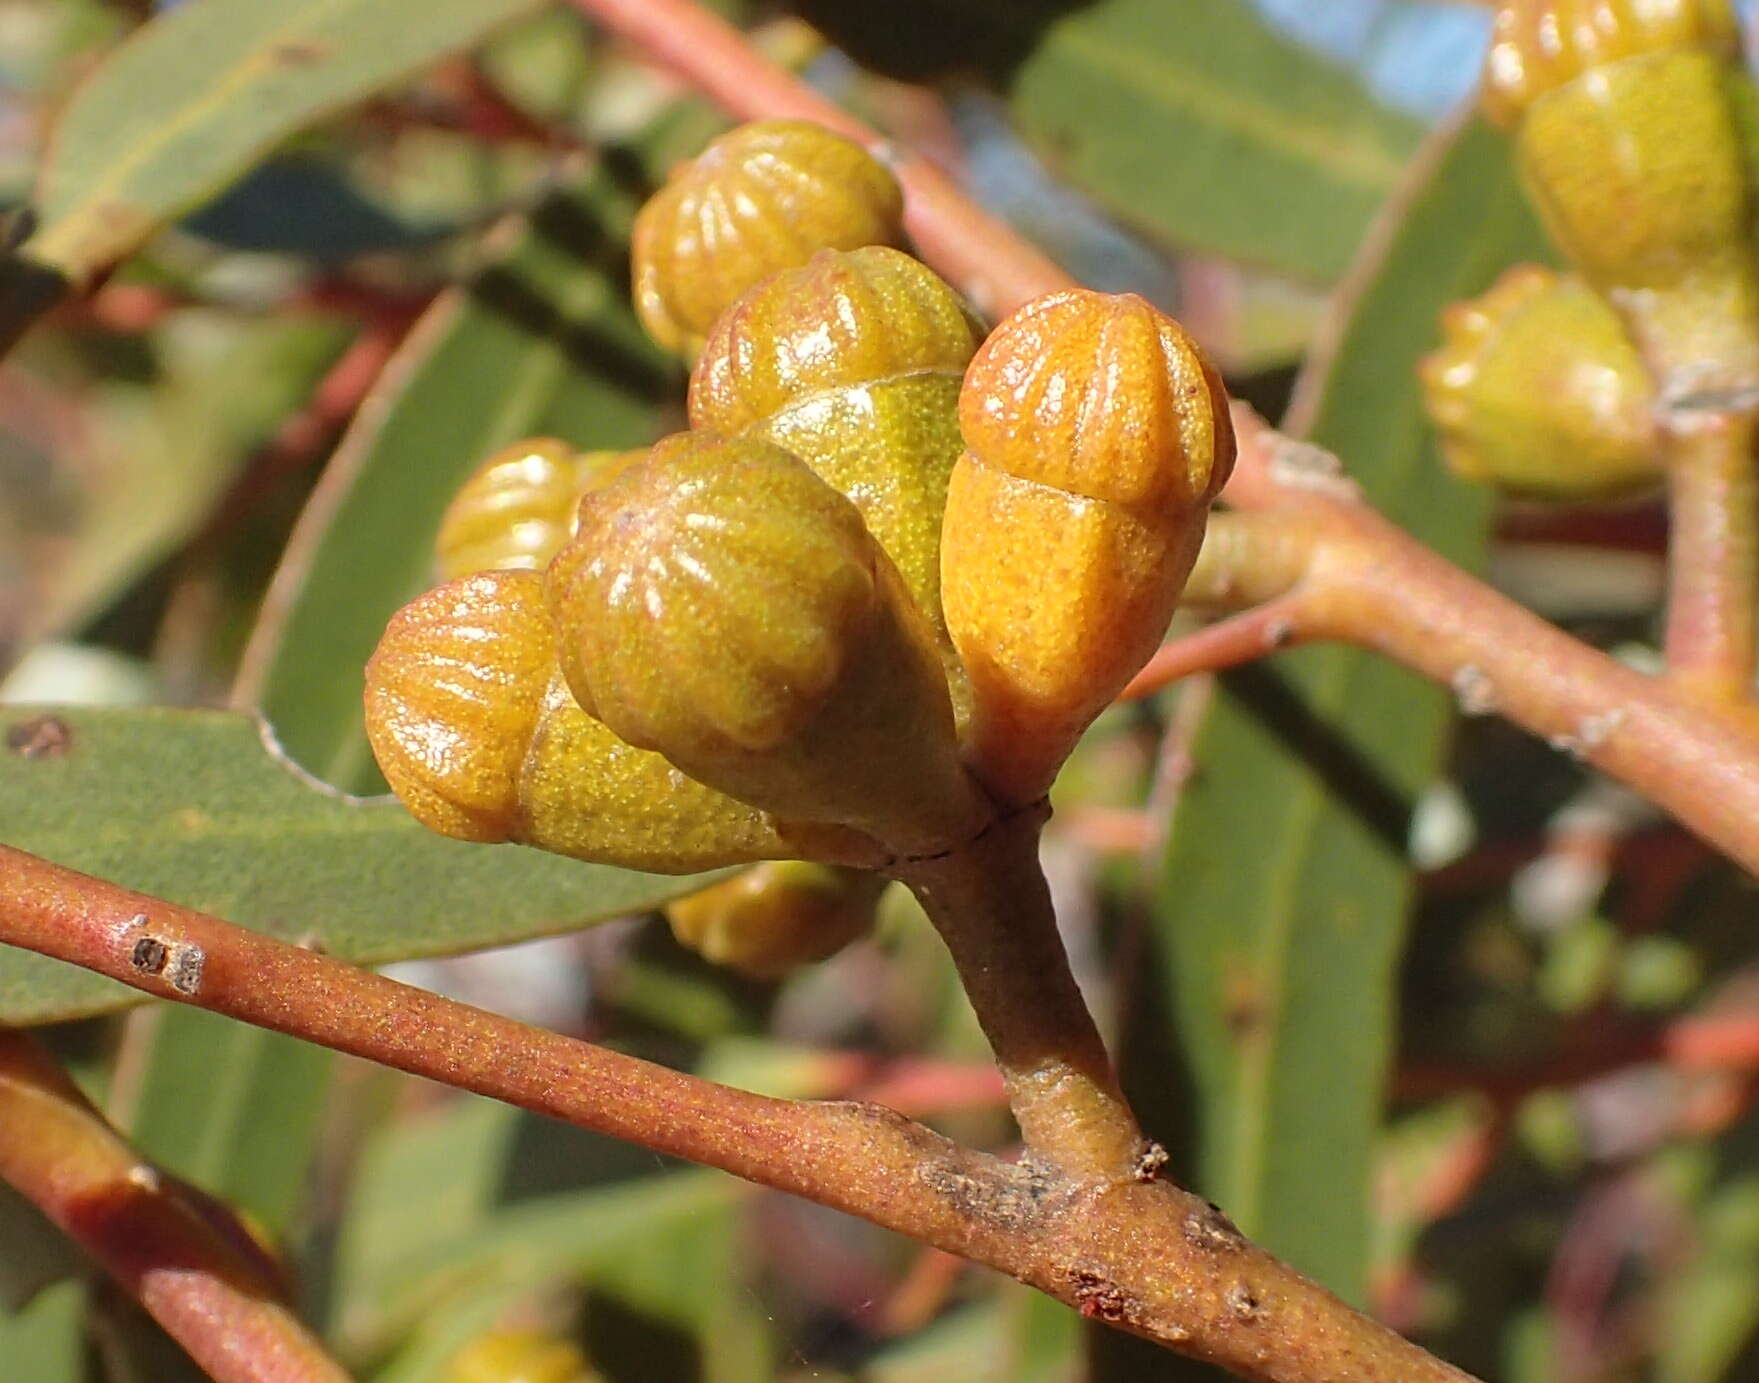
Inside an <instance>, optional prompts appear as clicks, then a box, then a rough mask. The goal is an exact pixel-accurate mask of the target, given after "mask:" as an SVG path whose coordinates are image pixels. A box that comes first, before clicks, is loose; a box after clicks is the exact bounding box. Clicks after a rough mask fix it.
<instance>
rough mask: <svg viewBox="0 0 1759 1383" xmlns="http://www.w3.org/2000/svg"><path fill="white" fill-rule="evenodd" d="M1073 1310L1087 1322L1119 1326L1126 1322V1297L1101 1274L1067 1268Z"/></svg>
mask: <svg viewBox="0 0 1759 1383" xmlns="http://www.w3.org/2000/svg"><path fill="white" fill-rule="evenodd" d="M1066 1276H1067V1277H1068V1280H1069V1288H1070V1294H1071V1295H1072V1296H1073V1297H1074V1299H1075V1306H1076V1309H1077V1310H1079V1311H1080V1312H1081V1314H1082V1315H1083V1316H1086V1317H1087V1318H1088V1319H1089V1320H1095V1321H1104V1322H1106V1324H1108V1325H1122V1324H1124V1323H1125V1322H1126V1321H1128V1320H1129V1319H1130V1312H1131V1303H1130V1297H1129V1295H1128V1294H1127V1293H1126V1292H1125V1291H1124V1289H1123V1288H1122V1287H1120V1286H1118V1284H1117V1283H1115V1282H1113V1281H1112V1280H1111V1279H1110V1278H1108V1277H1106V1276H1105V1275H1104V1274H1103V1273H1096V1272H1093V1271H1092V1270H1090V1269H1087V1268H1070V1269H1069V1270H1068V1272H1067V1274H1066Z"/></svg>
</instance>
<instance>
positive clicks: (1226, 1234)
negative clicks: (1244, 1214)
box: [1185, 1201, 1246, 1253]
mask: <svg viewBox="0 0 1759 1383" xmlns="http://www.w3.org/2000/svg"><path fill="white" fill-rule="evenodd" d="M1185 1241H1186V1242H1187V1243H1189V1244H1191V1245H1193V1246H1194V1247H1196V1248H1200V1249H1205V1250H1208V1251H1209V1252H1211V1253H1233V1252H1236V1251H1237V1250H1239V1249H1243V1248H1245V1247H1246V1236H1245V1235H1244V1234H1242V1233H1240V1231H1239V1230H1238V1229H1237V1228H1236V1227H1235V1225H1234V1222H1233V1221H1232V1220H1230V1219H1229V1218H1228V1217H1227V1216H1226V1215H1224V1214H1222V1210H1221V1207H1220V1206H1219V1205H1216V1204H1214V1203H1212V1202H1208V1201H1206V1202H1205V1203H1204V1205H1203V1207H1202V1208H1201V1209H1198V1210H1193V1211H1192V1212H1191V1213H1190V1214H1189V1215H1187V1216H1186V1217H1185Z"/></svg>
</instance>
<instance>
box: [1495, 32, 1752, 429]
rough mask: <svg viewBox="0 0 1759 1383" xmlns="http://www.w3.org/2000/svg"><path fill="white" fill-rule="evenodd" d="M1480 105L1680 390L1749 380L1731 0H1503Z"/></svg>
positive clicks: (1569, 240)
mask: <svg viewBox="0 0 1759 1383" xmlns="http://www.w3.org/2000/svg"><path fill="white" fill-rule="evenodd" d="M1495 27H1496V36H1495V41H1494V43H1493V46H1492V49H1491V53H1490V57H1489V60H1488V64H1487V67H1486V72H1485V105H1486V108H1487V109H1488V110H1489V111H1490V112H1491V113H1492V115H1494V116H1495V117H1497V118H1499V119H1501V120H1503V121H1504V122H1506V123H1508V124H1511V125H1513V126H1514V127H1515V131H1516V135H1515V138H1516V148H1517V153H1518V156H1519V162H1520V166H1521V171H1522V174H1523V176H1524V178H1525V180H1526V183H1527V186H1528V188H1529V190H1530V191H1531V193H1532V195H1533V199H1534V202H1535V204H1536V205H1537V207H1538V209H1539V212H1540V215H1541V217H1542V219H1543V220H1544V222H1545V225H1546V228H1547V230H1548V231H1549V232H1550V233H1551V237H1552V239H1553V240H1554V241H1555V242H1556V243H1557V245H1558V248H1559V249H1561V250H1562V251H1563V252H1564V254H1565V255H1567V256H1568V257H1569V259H1570V260H1571V261H1572V262H1573V263H1574V265H1575V266H1576V268H1577V269H1578V270H1580V271H1581V273H1582V275H1583V277H1584V278H1586V279H1587V280H1588V282H1589V283H1590V284H1592V285H1593V286H1594V288H1596V289H1597V290H1598V291H1599V292H1601V293H1603V294H1604V295H1606V296H1607V298H1608V299H1609V300H1610V301H1611V302H1612V303H1613V305H1614V306H1615V307H1616V308H1618V310H1619V311H1620V312H1621V313H1622V314H1623V315H1624V317H1625V319H1626V321H1627V323H1628V324H1629V326H1630V330H1631V333H1632V337H1633V339H1634V340H1635V342H1636V344H1637V347H1638V350H1639V352H1640V353H1641V354H1642V356H1643V357H1644V359H1645V361H1646V362H1647V363H1648V365H1649V368H1650V370H1651V371H1652V373H1654V374H1655V376H1656V377H1657V378H1658V380H1659V381H1660V384H1661V391H1662V394H1663V397H1664V399H1665V400H1667V401H1669V402H1676V401H1679V400H1682V399H1685V400H1692V399H1697V398H1700V397H1703V396H1714V395H1716V394H1718V393H1726V392H1729V391H1746V390H1750V389H1752V388H1754V387H1759V328H1756V327H1755V325H1754V324H1755V322H1759V279H1756V276H1755V272H1754V266H1753V260H1752V251H1751V241H1750V235H1751V225H1750V223H1751V217H1752V204H1751V203H1752V196H1751V186H1750V177H1749V172H1748V163H1747V159H1746V157H1745V155H1744V151H1743V147H1742V141H1741V138H1740V134H1739V131H1738V127H1737V124H1736V120H1735V116H1734V112H1733V109H1732V107H1731V104H1730V83H1731V82H1732V81H1738V80H1741V77H1740V75H1739V74H1738V72H1737V71H1736V70H1735V68H1734V66H1733V64H1732V61H1731V59H1732V58H1733V57H1734V56H1735V54H1736V53H1737V52H1738V47H1739V45H1738V30H1737V27H1736V24H1735V19H1734V14H1733V11H1732V9H1731V8H1730V6H1729V4H1728V0H1592V3H1590V0H1504V2H1503V3H1502V4H1501V5H1500V6H1499V7H1498V9H1497V14H1496V26H1495Z"/></svg>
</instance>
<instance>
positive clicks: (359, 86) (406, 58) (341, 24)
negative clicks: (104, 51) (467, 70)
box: [25, 0, 539, 283]
mask: <svg viewBox="0 0 1759 1383" xmlns="http://www.w3.org/2000/svg"><path fill="white" fill-rule="evenodd" d="M538 4H539V0H275V3H273V4H264V3H261V0H187V2H186V3H184V4H181V5H178V6H176V7H174V8H170V9H165V10H162V11H161V12H160V13H159V14H158V15H156V16H155V17H154V18H153V19H152V20H151V21H150V22H148V23H146V24H144V25H142V26H141V27H140V28H139V29H138V30H137V31H136V32H135V33H134V34H133V35H131V36H130V37H129V38H128V39H127V40H125V41H124V42H123V43H122V44H120V45H119V46H118V47H117V48H116V50H115V51H114V52H113V53H111V54H110V56H109V58H108V59H107V60H106V61H105V62H104V63H103V64H102V65H101V66H100V67H98V68H97V70H96V71H95V72H93V74H92V75H91V77H90V78H89V79H87V81H86V82H85V83H84V84H83V85H82V86H81V87H80V88H79V90H78V91H77V92H76V93H75V95H74V97H73V99H72V100H71V101H70V102H69V103H68V105H67V107H66V108H65V109H64V110H63V111H62V112H61V115H60V118H59V119H58V120H57V121H56V124H55V129H54V135H53V139H52V141H51V143H50V147H49V152H48V154H47V156H46V158H45V159H44V161H43V165H42V169H41V172H40V174H39V178H38V185H37V195H36V210H37V214H38V217H39V218H40V228H39V229H38V231H37V233H36V234H35V235H34V236H32V238H31V240H30V242H29V244H28V246H27V247H26V250H25V253H26V255H27V257H29V258H30V259H32V260H34V261H35V262H37V263H39V264H42V265H46V266H48V267H49V268H51V269H53V270H55V271H58V272H59V273H61V274H63V275H65V276H66V277H67V278H68V279H70V280H72V281H73V282H75V283H81V282H84V281H85V280H86V279H88V278H89V277H90V276H91V275H92V274H93V273H95V272H97V271H98V270H100V269H102V268H103V267H104V266H106V265H108V264H112V263H114V262H115V261H117V260H119V259H121V258H123V257H124V256H125V255H127V254H129V253H130V252H132V251H133V250H134V249H135V248H136V247H137V246H138V245H140V244H141V242H142V241H144V240H145V239H146V238H147V237H148V236H149V235H151V234H152V233H153V232H154V231H155V230H157V229H158V228H159V227H160V226H161V225H163V224H164V223H165V222H166V221H168V220H170V219H172V218H173V217H176V216H178V215H180V214H181V213H183V212H185V211H187V210H189V209H190V208H191V207H193V206H195V205H196V204H197V203H199V202H201V201H202V200H203V199H205V198H207V197H209V196H211V195H213V194H214V193H215V192H217V191H219V190H220V189H221V188H222V187H224V186H225V185H226V184H227V183H229V182H231V181H232V180H233V179H234V178H236V177H238V176H240V175H241V174H243V173H244V172H245V171H246V170H248V169H249V168H250V167H251V166H252V165H253V164H254V163H256V162H257V161H258V160H259V159H260V158H262V156H263V155H264V154H266V153H267V152H268V151H269V150H271V149H272V148H274V146H275V145H276V144H278V143H279V142H280V141H281V140H283V139H285V138H286V137H287V136H288V135H290V134H292V133H294V132H295V131H297V130H299V129H301V128H303V127H304V126H306V125H309V124H311V123H313V122H314V121H316V120H318V119H320V118H321V117H323V116H325V115H327V114H329V113H331V112H332V111H335V110H338V109H340V108H342V107H344V106H346V105H348V104H350V103H352V102H355V101H358V100H360V99H361V98H363V97H365V96H368V95H371V94H372V93H373V92H376V91H379V90H381V89H383V88H384V87H387V86H390V85H392V84H393V83H396V82H398V81H401V80H403V79H405V78H407V77H409V76H411V75H413V74H415V73H417V72H419V71H421V69H423V68H424V67H427V66H428V65H429V64H431V63H433V62H435V61H437V60H438V59H440V58H442V57H445V56H446V55H448V54H450V53H455V52H457V51H459V50H461V49H465V48H469V47H471V46H473V45H475V44H477V43H479V42H481V41H482V40H483V39H484V38H486V37H487V36H488V35H489V34H490V33H492V32H493V31H494V30H495V29H496V28H498V27H499V26H500V25H502V24H504V23H507V22H508V21H510V20H513V19H517V18H519V17H521V16H523V15H527V14H530V13H532V12H533V11H534V10H536V9H537V8H538Z"/></svg>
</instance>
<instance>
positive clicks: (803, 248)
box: [633, 120, 904, 354]
mask: <svg viewBox="0 0 1759 1383" xmlns="http://www.w3.org/2000/svg"><path fill="white" fill-rule="evenodd" d="M903 211H904V196H903V193H902V191H901V190H900V189H899V187H898V181H897V179H896V178H894V177H893V176H892V175H891V173H889V172H888V171H887V170H886V169H885V168H884V167H882V166H881V165H880V164H879V163H878V162H877V161H876V160H875V159H874V157H873V156H872V155H871V154H869V153H868V152H867V151H866V150H865V149H863V148H862V147H861V146H860V145H859V144H857V143H855V142H854V141H853V140H850V139H845V138H844V137H843V136H842V135H839V134H833V133H832V132H831V131H829V130H827V129H825V128H824V127H823V126H821V125H814V124H811V123H810V122H808V121H804V120H760V121H757V122H755V123H753V124H749V125H741V126H740V127H739V128H738V129H736V130H734V131H732V132H731V133H729V134H725V135H722V136H721V137H720V138H719V139H717V140H715V141H714V142H713V143H712V144H710V145H709V146H708V148H706V149H705V150H703V152H702V153H701V154H699V155H698V156H697V157H696V158H695V159H694V160H692V161H691V162H690V163H688V164H685V165H683V166H682V167H681V168H680V169H679V170H677V171H676V172H675V173H674V174H673V176H672V179H671V181H669V182H668V183H667V184H666V186H665V187H664V188H662V189H661V190H660V191H659V192H658V193H656V194H655V195H654V196H653V198H652V199H650V200H649V202H648V203H647V205H646V206H645V207H643V208H642V210H641V214H640V215H639V216H638V217H637V218H636V221H635V234H634V244H633V253H634V278H635V305H636V309H637V311H638V312H639V313H640V315H641V320H642V324H643V325H644V326H646V327H647V330H648V334H649V335H651V336H652V337H653V338H654V340H656V341H658V342H659V343H660V344H661V345H662V346H666V347H668V348H670V349H673V350H678V351H682V352H684V353H686V354H694V352H695V351H696V349H697V348H698V347H700V346H701V344H702V339H703V337H704V336H706V335H707V334H708V330H709V328H710V327H711V326H713V325H714V321H715V319H716V318H717V317H719V316H720V315H721V313H723V312H724V311H726V310H727V308H728V307H730V306H731V305H732V304H733V303H734V302H735V301H736V300H737V299H738V297H739V296H740V294H742V293H744V292H745V291H746V290H747V289H748V288H750V287H752V286H753V285H754V284H757V283H760V282H761V281H762V280H764V279H766V278H768V277H769V276H770V275H771V274H773V273H776V272H777V271H778V270H782V269H787V268H790V267H792V266H793V265H796V264H803V263H805V262H806V260H807V259H808V258H810V257H811V255H812V254H813V252H814V251H817V250H824V249H832V250H853V249H858V248H859V247H861V246H863V245H892V244H897V243H899V241H900V240H901V239H902V236H903Z"/></svg>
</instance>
